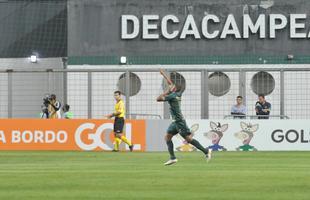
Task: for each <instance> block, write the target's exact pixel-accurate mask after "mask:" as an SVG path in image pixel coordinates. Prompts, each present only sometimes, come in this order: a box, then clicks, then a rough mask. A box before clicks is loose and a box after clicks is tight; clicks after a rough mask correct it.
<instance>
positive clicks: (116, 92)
mask: <svg viewBox="0 0 310 200" xmlns="http://www.w3.org/2000/svg"><path fill="white" fill-rule="evenodd" d="M114 94H118V95H121V94H122V93H121V91H119V90H117V91H115V92H114Z"/></svg>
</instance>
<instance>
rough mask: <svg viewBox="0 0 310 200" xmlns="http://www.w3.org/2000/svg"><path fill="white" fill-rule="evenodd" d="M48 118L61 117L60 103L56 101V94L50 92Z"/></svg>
mask: <svg viewBox="0 0 310 200" xmlns="http://www.w3.org/2000/svg"><path fill="white" fill-rule="evenodd" d="M48 108H49V109H48V110H49V119H61V114H60V108H61V103H60V102H59V101H57V99H56V95H55V94H51V96H50V98H49V107H48Z"/></svg>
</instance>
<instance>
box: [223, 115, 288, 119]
mask: <svg viewBox="0 0 310 200" xmlns="http://www.w3.org/2000/svg"><path fill="white" fill-rule="evenodd" d="M266 117H268V119H290V118H289V117H288V116H286V115H225V116H224V119H259V118H266Z"/></svg>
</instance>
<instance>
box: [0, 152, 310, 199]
mask: <svg viewBox="0 0 310 200" xmlns="http://www.w3.org/2000/svg"><path fill="white" fill-rule="evenodd" d="M177 157H178V159H179V162H178V163H177V164H176V165H172V166H163V163H164V162H165V161H166V159H167V158H168V154H167V153H110V152H25V151H22V152H7V151H0V199H1V200H2V199H3V200H13V199H18V200H20V199H23V200H24V199H32V200H33V199H38V200H43V199H44V200H47V199H57V200H59V199H66V200H68V199H72V200H73V199H74V200H77V199H104V200H105V199H106V200H111V199H132V200H137V199H143V200H149V199H158V200H164V199H169V200H171V199H177V200H178V199H189V200H192V199H197V200H198V199H199V200H205V199H214V200H221V199H228V200H234V199H235V200H250V199H251V200H252V199H262V200H279V199H281V200H293V199H298V200H302V199H305V200H309V199H310V152H215V153H214V159H213V160H212V161H211V162H210V163H206V162H205V160H204V157H203V156H202V154H200V153H198V152H196V153H177Z"/></svg>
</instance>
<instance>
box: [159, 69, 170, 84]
mask: <svg viewBox="0 0 310 200" xmlns="http://www.w3.org/2000/svg"><path fill="white" fill-rule="evenodd" d="M160 74H161V75H162V76H163V77H164V78H165V79H166V81H167V83H168V84H169V85H173V83H172V81H171V79H170V78H169V77H168V76H167V74H166V73H165V70H163V69H160Z"/></svg>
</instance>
